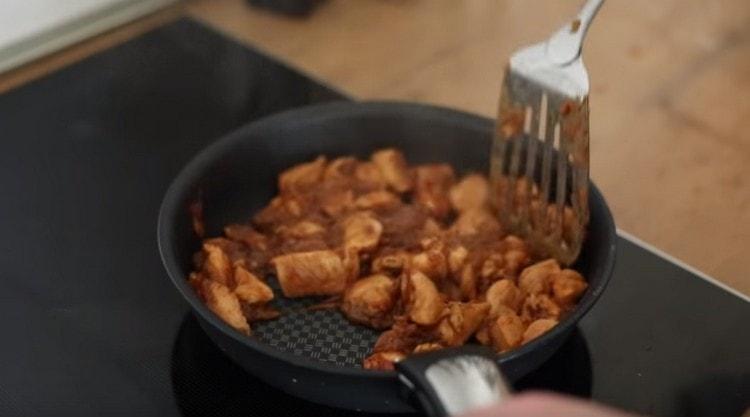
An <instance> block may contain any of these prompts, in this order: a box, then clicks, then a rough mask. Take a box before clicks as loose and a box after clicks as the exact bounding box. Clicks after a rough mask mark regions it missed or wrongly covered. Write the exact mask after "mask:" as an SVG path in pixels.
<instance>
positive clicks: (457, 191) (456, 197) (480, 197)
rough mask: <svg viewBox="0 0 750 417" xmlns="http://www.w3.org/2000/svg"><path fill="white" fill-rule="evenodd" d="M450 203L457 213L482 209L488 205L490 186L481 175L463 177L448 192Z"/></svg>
mask: <svg viewBox="0 0 750 417" xmlns="http://www.w3.org/2000/svg"><path fill="white" fill-rule="evenodd" d="M449 196H450V201H451V204H452V205H453V208H454V209H455V210H456V211H457V212H459V213H460V212H465V211H468V210H474V209H483V208H486V207H487V206H488V205H489V196H490V185H489V182H488V181H487V178H485V177H484V176H482V175H479V174H471V175H467V176H465V177H464V178H463V179H462V180H461V181H460V182H459V183H458V184H456V185H454V186H453V188H451V190H450V194H449Z"/></svg>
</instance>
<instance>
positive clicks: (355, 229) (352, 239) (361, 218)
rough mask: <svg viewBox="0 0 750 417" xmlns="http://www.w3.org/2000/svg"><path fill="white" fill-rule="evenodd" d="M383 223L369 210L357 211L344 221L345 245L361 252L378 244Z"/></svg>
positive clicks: (369, 249)
mask: <svg viewBox="0 0 750 417" xmlns="http://www.w3.org/2000/svg"><path fill="white" fill-rule="evenodd" d="M382 233H383V225H382V224H380V222H379V221H377V219H375V217H374V216H373V215H372V214H370V213H367V212H360V213H355V214H353V215H351V216H349V217H348V218H347V219H346V220H345V221H344V246H345V247H346V248H350V249H355V250H357V251H359V252H362V251H371V250H373V249H375V248H376V247H377V246H378V242H379V241H380V235H381V234H382Z"/></svg>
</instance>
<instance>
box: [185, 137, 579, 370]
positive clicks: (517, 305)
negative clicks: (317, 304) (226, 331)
mask: <svg viewBox="0 0 750 417" xmlns="http://www.w3.org/2000/svg"><path fill="white" fill-rule="evenodd" d="M278 189H279V194H278V196H276V197H275V198H273V199H272V200H271V202H270V203H269V204H268V206H266V207H265V208H263V209H262V210H261V211H260V212H259V213H257V214H256V215H255V216H254V217H253V219H252V220H251V222H249V223H248V224H233V225H229V226H227V227H226V228H225V229H224V235H225V236H224V237H217V238H209V239H205V240H204V241H203V246H202V249H201V251H200V252H198V253H197V254H196V255H195V259H194V262H195V271H194V272H193V273H192V274H191V275H190V283H191V284H192V286H193V288H195V290H196V292H197V294H198V295H199V296H200V297H201V299H202V300H203V301H204V302H205V303H206V305H207V306H208V307H209V308H210V309H211V310H212V311H213V312H214V313H215V314H217V315H218V316H219V317H221V318H222V319H223V320H224V321H225V322H226V323H228V324H229V325H231V326H232V327H234V328H235V329H237V330H239V331H241V332H243V333H245V334H248V335H249V334H250V333H251V329H250V324H251V323H252V322H254V321H258V320H268V319H273V318H276V317H278V315H279V314H281V313H283V312H279V311H276V310H275V309H273V308H272V307H271V306H270V305H269V302H270V301H271V300H272V299H273V298H274V296H275V295H274V292H273V290H272V289H271V287H270V286H269V285H268V283H267V279H268V278H267V277H275V279H277V280H278V284H279V287H280V288H281V291H282V292H283V295H284V296H285V297H310V296H326V297H327V298H326V299H325V303H326V304H327V305H332V306H334V307H338V308H339V309H340V311H341V312H342V313H343V314H344V315H345V316H346V317H347V318H348V319H349V320H350V321H352V322H354V323H357V324H361V325H365V326H369V327H372V328H374V329H385V331H384V332H383V333H382V334H381V336H380V337H379V339H378V340H377V342H376V343H375V346H374V347H373V350H372V354H371V355H370V356H369V357H367V358H366V359H365V360H364V364H363V366H364V367H365V368H367V369H380V370H386V369H393V364H394V363H395V362H397V361H399V360H400V359H402V358H404V357H405V356H406V355H409V354H411V353H415V352H424V351H430V350H435V349H441V348H444V347H450V346H458V345H462V344H464V343H466V342H467V341H469V340H470V339H472V338H474V339H475V340H476V341H477V342H479V343H481V344H484V345H489V346H492V347H493V348H494V349H495V350H497V351H498V352H504V351H507V350H509V349H513V348H515V347H517V346H520V345H522V344H524V343H527V342H529V341H530V340H532V339H534V338H536V337H538V336H539V335H541V334H543V333H544V332H546V331H548V330H550V329H551V328H552V327H554V326H555V325H556V324H557V323H558V321H559V320H560V318H561V317H562V316H564V315H565V314H566V312H568V311H570V310H571V309H572V308H573V307H574V306H575V304H576V302H577V301H578V299H579V297H580V296H581V294H583V292H584V291H585V290H586V287H587V284H586V281H585V280H584V279H583V277H582V276H581V275H580V274H579V273H578V272H576V271H574V270H571V269H564V268H562V267H561V266H560V264H559V263H558V262H557V261H555V260H554V259H546V260H544V259H535V258H534V256H533V254H532V251H531V250H530V248H529V247H528V246H527V244H526V243H525V242H524V241H523V240H522V239H520V238H518V237H516V236H512V235H509V234H506V233H504V232H503V228H502V226H501V224H500V222H498V220H497V218H496V217H495V215H493V214H492V212H491V210H490V202H489V195H490V187H489V184H488V181H487V179H486V177H484V176H482V175H480V174H468V175H466V176H464V177H462V178H456V174H455V172H454V171H453V168H451V166H449V165H446V164H424V165H417V166H413V167H410V166H409V165H407V162H406V160H405V158H404V156H403V155H402V154H401V153H400V152H399V151H398V150H395V149H383V150H379V151H377V152H375V153H373V154H372V155H371V157H370V159H369V160H366V161H362V160H358V159H356V158H353V157H342V158H336V159H333V160H331V161H329V160H327V159H326V158H325V157H322V156H321V157H319V158H317V159H315V160H314V161H312V162H307V163H303V164H300V165H297V166H294V167H292V168H290V169H288V170H286V171H284V172H282V173H281V175H280V176H279V179H278ZM199 214H200V213H199V210H198V211H196V212H195V213H194V226H195V229H196V231H197V232H199V233H201V232H202V229H203V227H202V223H201V219H200V215H199Z"/></svg>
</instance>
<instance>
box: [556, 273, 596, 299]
mask: <svg viewBox="0 0 750 417" xmlns="http://www.w3.org/2000/svg"><path fill="white" fill-rule="evenodd" d="M551 279H552V296H553V298H554V300H555V302H557V303H558V304H559V305H561V306H566V307H567V306H571V305H573V304H574V303H575V302H576V301H578V299H579V298H580V297H581V295H582V294H583V292H584V291H586V288H587V287H588V284H586V281H584V279H583V276H581V274H579V273H578V272H576V271H574V270H572V269H563V270H562V271H560V272H558V273H556V274H553V275H552V277H551Z"/></svg>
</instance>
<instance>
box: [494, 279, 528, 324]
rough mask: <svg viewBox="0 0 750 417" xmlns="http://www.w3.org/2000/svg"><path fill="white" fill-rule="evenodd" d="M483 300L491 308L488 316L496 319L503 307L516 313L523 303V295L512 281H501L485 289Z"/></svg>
mask: <svg viewBox="0 0 750 417" xmlns="http://www.w3.org/2000/svg"><path fill="white" fill-rule="evenodd" d="M485 299H486V300H487V302H488V303H489V304H490V306H491V308H490V316H492V317H497V316H498V315H500V313H501V312H502V310H503V307H507V308H510V309H511V310H513V311H518V310H519V308H520V307H521V303H523V300H524V295H523V293H522V292H521V290H519V289H518V287H516V284H514V283H513V281H512V280H509V279H501V280H500V281H497V282H495V283H494V284H492V286H491V287H490V288H488V289H487V294H486V295H485Z"/></svg>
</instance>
